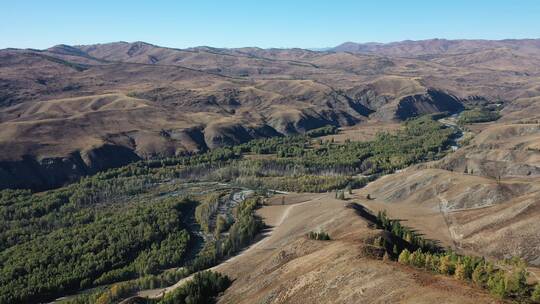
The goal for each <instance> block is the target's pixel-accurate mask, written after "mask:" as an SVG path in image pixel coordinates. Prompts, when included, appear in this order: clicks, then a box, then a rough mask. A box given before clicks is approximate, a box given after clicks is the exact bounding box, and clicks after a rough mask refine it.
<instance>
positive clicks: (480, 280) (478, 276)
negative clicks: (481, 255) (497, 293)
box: [472, 263, 486, 287]
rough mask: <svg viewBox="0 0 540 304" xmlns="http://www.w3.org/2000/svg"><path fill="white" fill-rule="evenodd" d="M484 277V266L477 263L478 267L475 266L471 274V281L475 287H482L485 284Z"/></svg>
mask: <svg viewBox="0 0 540 304" xmlns="http://www.w3.org/2000/svg"><path fill="white" fill-rule="evenodd" d="M485 276H486V269H485V265H484V264H483V263H479V264H478V265H476V267H475V268H474V271H473V273H472V281H473V283H474V284H475V285H476V286H478V287H483V286H484V285H485V284H486V280H485Z"/></svg>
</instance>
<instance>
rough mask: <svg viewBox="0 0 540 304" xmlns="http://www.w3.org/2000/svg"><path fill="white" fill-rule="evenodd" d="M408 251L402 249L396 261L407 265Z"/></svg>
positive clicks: (408, 260) (408, 259)
mask: <svg viewBox="0 0 540 304" xmlns="http://www.w3.org/2000/svg"><path fill="white" fill-rule="evenodd" d="M410 255H411V253H410V251H409V250H408V249H404V250H403V251H402V252H401V253H400V254H399V257H398V262H399V263H400V264H403V265H408V264H409V262H410Z"/></svg>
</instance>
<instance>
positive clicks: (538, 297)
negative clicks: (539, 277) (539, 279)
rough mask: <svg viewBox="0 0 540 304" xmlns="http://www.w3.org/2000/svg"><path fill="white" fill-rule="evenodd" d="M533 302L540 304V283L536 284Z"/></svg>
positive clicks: (532, 296)
mask: <svg viewBox="0 0 540 304" xmlns="http://www.w3.org/2000/svg"><path fill="white" fill-rule="evenodd" d="M531 300H532V301H533V302H534V303H540V283H536V285H535V286H534V290H533V292H532V295H531Z"/></svg>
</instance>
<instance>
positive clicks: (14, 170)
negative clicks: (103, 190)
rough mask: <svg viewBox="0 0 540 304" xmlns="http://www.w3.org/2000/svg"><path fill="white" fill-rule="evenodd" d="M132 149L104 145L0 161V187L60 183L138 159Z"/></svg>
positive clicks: (46, 186)
mask: <svg viewBox="0 0 540 304" xmlns="http://www.w3.org/2000/svg"><path fill="white" fill-rule="evenodd" d="M139 159H140V158H139V156H137V155H136V154H135V153H134V152H133V151H132V150H131V149H129V148H126V147H122V146H113V145H103V146H101V147H98V148H95V149H92V150H90V151H87V152H82V153H81V152H78V151H76V152H73V153H71V154H69V155H68V156H66V157H52V158H42V159H36V158H35V157H33V156H30V155H25V156H23V158H22V159H21V160H16V161H2V162H0V189H5V188H28V189H32V190H37V191H39V190H45V189H50V188H55V187H59V186H62V185H64V184H66V183H69V182H72V181H75V180H77V179H78V178H80V177H81V176H84V175H88V174H93V173H96V172H99V171H102V170H105V169H109V168H115V167H120V166H124V165H126V164H128V163H130V162H133V161H137V160H139Z"/></svg>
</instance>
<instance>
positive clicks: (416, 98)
mask: <svg viewBox="0 0 540 304" xmlns="http://www.w3.org/2000/svg"><path fill="white" fill-rule="evenodd" d="M463 108H464V107H463V104H462V103H461V102H460V101H459V100H458V99H457V98H456V97H454V96H452V95H449V94H447V93H444V92H441V91H437V90H431V89H429V90H428V91H427V92H426V93H425V94H419V95H412V96H407V97H405V98H402V99H401V100H400V101H399V102H398V105H397V109H396V112H395V117H396V118H397V119H399V120H406V119H408V118H411V117H415V116H419V115H422V114H431V113H437V112H448V113H457V112H460V111H462V110H463Z"/></svg>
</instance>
